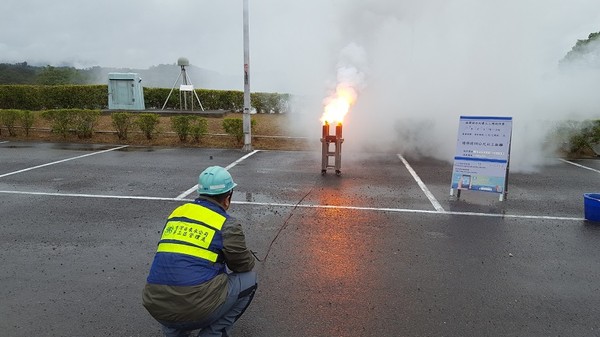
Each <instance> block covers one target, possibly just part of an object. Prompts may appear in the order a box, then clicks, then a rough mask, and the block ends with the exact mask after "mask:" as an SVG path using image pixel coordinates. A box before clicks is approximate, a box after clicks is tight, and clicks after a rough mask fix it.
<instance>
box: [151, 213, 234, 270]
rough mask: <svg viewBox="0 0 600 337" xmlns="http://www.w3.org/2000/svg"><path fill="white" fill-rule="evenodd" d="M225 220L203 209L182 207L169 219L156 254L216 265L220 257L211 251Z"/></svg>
mask: <svg viewBox="0 0 600 337" xmlns="http://www.w3.org/2000/svg"><path fill="white" fill-rule="evenodd" d="M188 219H189V220H188ZM225 220H227V218H226V217H225V216H223V215H221V214H219V213H217V212H215V211H212V210H210V209H208V208H206V207H204V206H200V205H197V204H185V205H182V206H180V207H178V208H176V209H175V210H174V211H173V213H171V215H170V216H169V220H167V224H166V225H165V228H164V230H163V234H162V237H161V239H160V240H161V242H160V243H159V245H158V249H157V252H159V253H176V254H185V255H190V256H194V257H198V258H201V259H204V260H208V261H210V262H217V258H218V254H217V253H215V252H213V251H211V250H209V249H208V248H209V246H210V244H211V243H212V241H213V238H214V236H215V233H216V232H217V230H220V229H221V228H222V227H223V224H224V223H225ZM192 221H193V222H192ZM195 222H199V223H195ZM164 240H169V242H164ZM177 241H179V242H177Z"/></svg>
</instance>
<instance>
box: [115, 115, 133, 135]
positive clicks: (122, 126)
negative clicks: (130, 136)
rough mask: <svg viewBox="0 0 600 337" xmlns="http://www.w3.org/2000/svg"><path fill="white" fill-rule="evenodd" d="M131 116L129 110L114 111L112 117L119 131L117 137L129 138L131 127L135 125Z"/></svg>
mask: <svg viewBox="0 0 600 337" xmlns="http://www.w3.org/2000/svg"><path fill="white" fill-rule="evenodd" d="M131 116H132V115H131V113H129V112H113V113H112V114H111V115H110V118H111V119H112V125H113V127H114V128H115V130H116V131H117V137H119V139H120V140H126V139H127V133H128V132H129V128H130V127H131V126H132V125H133V119H132V118H131Z"/></svg>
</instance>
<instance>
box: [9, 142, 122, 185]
mask: <svg viewBox="0 0 600 337" xmlns="http://www.w3.org/2000/svg"><path fill="white" fill-rule="evenodd" d="M128 146H129V145H123V146H118V147H114V148H112V149H108V150H102V151H98V152H92V153H87V154H84V155H81V156H77V157H73V158H67V159H63V160H58V161H53V162H51V163H46V164H42V165H38V166H34V167H29V168H26V169H22V170H18V171H14V172H9V173H5V174H2V175H0V178H4V177H7V176H10V175H13V174H18V173H23V172H27V171H31V170H35V169H38V168H42V167H46V166H50V165H55V164H60V163H64V162H66V161H70V160H75V159H80V158H85V157H89V156H93V155H97V154H101V153H105V152H110V151H114V150H119V149H122V148H124V147H128Z"/></svg>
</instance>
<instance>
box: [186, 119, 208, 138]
mask: <svg viewBox="0 0 600 337" xmlns="http://www.w3.org/2000/svg"><path fill="white" fill-rule="evenodd" d="M207 132H208V121H207V120H206V118H198V119H197V120H195V121H194V123H193V124H192V125H191V127H190V133H191V135H192V138H194V141H196V143H199V142H200V139H201V138H202V136H204V135H205V134H206V133H207Z"/></svg>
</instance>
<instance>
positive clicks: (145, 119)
mask: <svg viewBox="0 0 600 337" xmlns="http://www.w3.org/2000/svg"><path fill="white" fill-rule="evenodd" d="M135 122H136V124H137V126H138V128H139V129H140V130H141V131H142V133H144V136H146V139H152V137H153V136H154V134H155V133H158V131H157V129H156V127H157V126H158V122H159V118H158V114H154V113H143V114H139V115H138V117H137V119H136V121H135Z"/></svg>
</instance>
